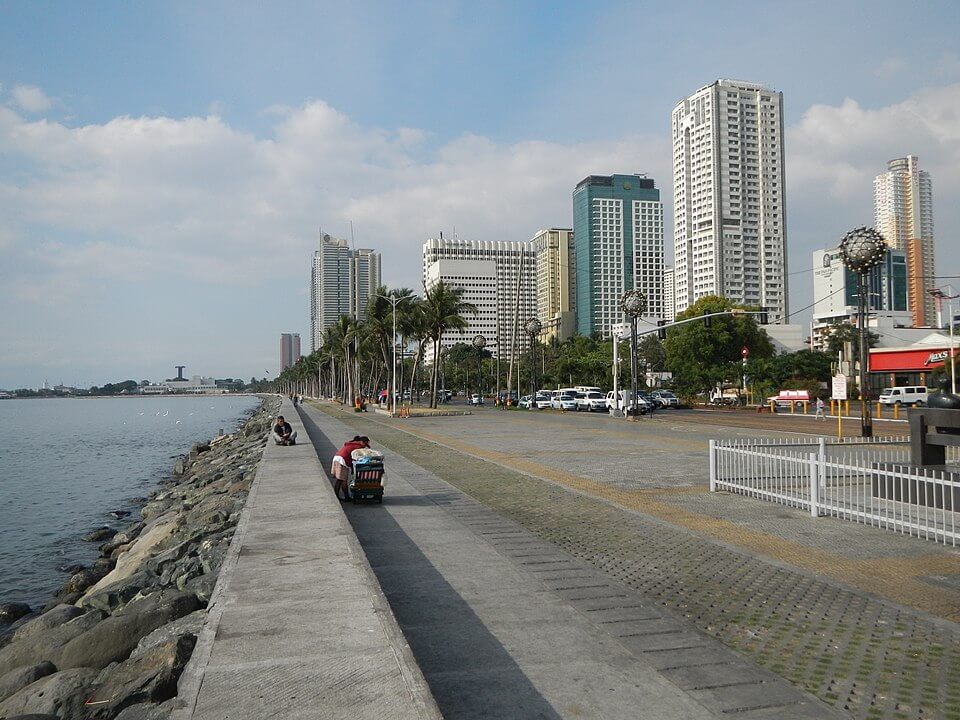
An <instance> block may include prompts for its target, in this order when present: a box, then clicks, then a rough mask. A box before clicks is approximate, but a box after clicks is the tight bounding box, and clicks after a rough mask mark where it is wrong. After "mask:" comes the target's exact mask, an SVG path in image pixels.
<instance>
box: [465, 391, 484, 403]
mask: <svg viewBox="0 0 960 720" xmlns="http://www.w3.org/2000/svg"><path fill="white" fill-rule="evenodd" d="M467 402H469V404H471V405H483V395H479V394H478V393H474V394H473V395H471V396H470V399H469V400H468V401H467Z"/></svg>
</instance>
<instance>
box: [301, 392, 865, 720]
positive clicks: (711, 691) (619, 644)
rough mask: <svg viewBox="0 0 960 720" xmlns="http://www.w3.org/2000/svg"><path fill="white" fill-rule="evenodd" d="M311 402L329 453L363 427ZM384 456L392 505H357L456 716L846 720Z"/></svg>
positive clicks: (366, 538)
mask: <svg viewBox="0 0 960 720" xmlns="http://www.w3.org/2000/svg"><path fill="white" fill-rule="evenodd" d="M303 413H304V422H305V424H306V426H307V429H308V431H309V432H310V435H311V437H312V439H313V440H314V444H315V446H316V448H317V453H318V455H319V456H320V459H321V462H324V463H325V462H327V460H328V459H329V457H330V455H331V454H332V453H333V452H334V451H335V449H336V447H337V446H339V444H340V443H341V442H342V441H343V440H345V439H347V438H349V437H350V436H352V435H353V434H354V430H353V429H352V428H351V427H349V426H348V425H346V424H344V422H341V421H340V420H338V419H336V418H333V417H330V416H328V415H327V414H324V413H321V412H319V411H317V410H316V409H314V408H310V407H309V406H308V407H307V408H305V409H304V411H303ZM344 420H346V421H348V422H349V418H348V417H347V416H345V417H344ZM375 439H376V438H375ZM377 447H378V448H381V447H382V446H381V445H379V444H377ZM460 460H461V458H460V457H459V456H458V454H457V453H451V454H450V456H449V461H450V462H451V463H458V462H460ZM386 462H387V467H388V476H389V481H388V485H387V495H386V499H385V501H384V504H383V505H382V506H379V505H376V506H373V505H364V506H346V508H345V509H346V514H347V517H348V518H349V520H350V522H351V524H352V525H353V528H354V529H355V531H356V533H357V537H358V538H359V540H360V542H361V544H362V546H363V548H364V550H365V552H366V554H367V557H368V558H369V560H370V563H371V565H372V567H373V570H374V572H375V573H376V575H377V578H378V579H379V581H380V583H381V586H382V588H383V591H384V593H385V595H386V597H387V599H388V600H389V602H390V606H391V608H392V609H393V612H394V614H395V616H396V618H397V620H398V622H399V624H400V627H401V628H402V630H403V633H404V634H405V636H406V639H407V641H408V642H409V643H410V646H411V648H412V650H413V653H414V656H415V659H416V661H417V663H418V664H419V666H420V668H421V670H422V672H423V675H424V677H425V678H426V680H427V682H428V683H429V686H430V689H431V690H432V692H433V695H434V697H435V698H436V701H437V704H438V706H439V708H440V710H441V711H442V713H443V715H444V717H445V718H448V720H450V719H452V718H493V719H498V718H502V719H504V720H506V719H508V718H509V719H511V720H513V719H515V718H550V719H554V718H610V719H617V718H623V719H624V720H626V719H627V718H630V719H636V718H650V719H654V718H655V719H657V720H676V719H680V718H688V719H690V720H693V719H699V718H719V717H728V718H729V717H735V718H750V719H751V720H759V719H760V718H769V719H773V718H779V719H781V720H791V719H798V718H823V719H830V718H842V717H849V716H848V715H846V714H844V713H841V712H838V711H837V710H834V709H832V708H829V707H828V706H826V705H824V704H822V703H821V702H820V701H818V700H816V699H815V698H814V697H813V696H812V695H810V694H808V693H806V692H803V691H801V690H798V689H797V688H795V687H794V686H793V685H791V684H790V683H788V682H786V681H784V680H782V679H781V678H779V677H777V676H776V675H774V674H772V673H770V672H768V671H766V670H763V669H761V668H759V667H758V666H756V665H755V664H753V663H751V662H749V661H747V660H744V659H743V658H742V657H740V656H738V655H737V654H736V653H734V652H732V651H730V650H729V649H727V648H725V647H724V646H723V645H722V644H720V643H719V642H717V641H716V640H714V639H713V638H711V637H709V636H708V635H707V634H705V633H702V632H701V631H699V630H698V629H697V628H696V627H694V625H693V624H692V623H690V622H688V621H686V620H685V619H683V618H681V617H679V616H677V615H675V614H673V613H672V612H670V611H669V610H666V609H664V608H663V607H662V606H660V605H659V604H658V603H656V602H654V601H651V600H650V599H649V598H646V597H644V596H643V595H642V594H641V593H639V592H637V591H636V590H634V589H631V588H630V587H628V586H627V585H625V584H622V583H620V582H617V581H616V580H615V579H612V578H611V577H610V576H608V575H606V574H604V573H603V572H599V571H597V569H596V568H594V567H592V566H591V565H590V564H589V563H587V562H584V561H582V560H579V559H576V558H575V557H573V556H572V555H570V554H569V553H567V552H565V551H563V550H562V549H561V548H560V547H558V546H557V545H556V544H554V543H551V542H548V541H544V540H543V539H542V538H539V537H537V536H536V535H534V534H533V533H531V532H530V531H528V530H527V529H525V528H524V527H522V526H521V525H519V524H518V523H516V522H513V521H511V520H510V519H508V518H506V517H504V516H503V515H501V514H498V513H497V512H494V511H493V510H491V509H489V508H488V507H486V506H484V505H483V504H481V503H479V502H477V501H476V500H474V499H472V498H471V497H469V496H468V495H466V494H465V493H463V492H461V491H459V490H457V489H456V488H454V487H453V486H451V485H449V484H448V483H446V482H444V481H443V480H441V479H440V478H439V477H438V476H437V475H436V474H434V473H433V472H430V471H428V470H425V469H424V468H423V467H422V466H420V465H417V464H415V463H414V462H411V461H410V460H408V459H406V458H405V457H403V456H401V455H399V454H397V453H395V452H391V451H389V450H388V451H387V452H386ZM384 717H387V715H384Z"/></svg>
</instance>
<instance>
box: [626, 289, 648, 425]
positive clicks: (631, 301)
mask: <svg viewBox="0 0 960 720" xmlns="http://www.w3.org/2000/svg"><path fill="white" fill-rule="evenodd" d="M620 310H622V311H623V312H624V313H625V314H626V315H628V316H629V317H630V398H631V402H630V410H629V414H630V415H636V414H637V410H638V409H639V408H638V407H637V405H638V403H637V394H638V388H637V319H638V318H639V317H640V316H641V315H643V313H644V312H646V310H647V296H646V295H644V294H643V293H642V292H640V291H639V290H637V289H636V288H634V289H633V290H627V291H626V292H625V293H624V294H623V295H622V296H621V298H620Z"/></svg>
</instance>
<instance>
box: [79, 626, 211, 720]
mask: <svg viewBox="0 0 960 720" xmlns="http://www.w3.org/2000/svg"><path fill="white" fill-rule="evenodd" d="M196 643H197V638H196V636H194V635H191V634H189V633H187V634H184V635H180V636H179V637H177V638H175V639H173V640H170V641H169V642H166V643H163V644H162V645H156V646H154V647H152V648H151V649H150V650H148V651H147V652H145V653H144V654H142V655H140V656H139V657H137V658H133V659H130V660H127V661H125V662H122V663H120V664H119V665H111V666H110V667H108V668H107V669H106V670H104V671H103V672H102V673H100V677H99V678H98V679H97V689H96V690H95V691H94V693H93V695H92V696H91V697H90V699H89V700H88V701H87V702H88V703H89V705H90V706H93V707H95V708H96V709H95V710H94V711H93V712H92V713H91V714H90V717H91V720H96V719H97V718H112V717H114V716H115V715H116V714H117V713H118V712H119V711H121V710H123V709H124V708H126V707H128V706H130V705H136V704H139V703H145V702H152V703H160V702H163V701H164V700H169V699H170V698H172V697H174V696H175V695H176V694H177V680H179V679H180V674H181V673H182V672H183V668H184V667H185V666H186V664H187V661H188V660H190V655H191V653H193V648H194V645H196Z"/></svg>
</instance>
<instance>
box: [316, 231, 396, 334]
mask: <svg viewBox="0 0 960 720" xmlns="http://www.w3.org/2000/svg"><path fill="white" fill-rule="evenodd" d="M379 286H380V253H378V252H375V251H374V250H370V249H366V248H361V249H357V250H354V249H352V248H351V247H350V243H349V242H347V241H346V240H342V239H338V238H333V237H331V236H329V235H327V234H323V235H321V237H320V249H319V250H316V251H314V253H313V264H312V266H311V270H310V351H311V352H314V351H316V350H317V349H318V348H320V347H321V346H322V345H323V333H324V331H325V330H326V329H327V328H328V327H330V326H331V325H335V324H336V323H337V321H338V320H339V319H340V317H341V316H342V315H346V316H348V317H352V318H356V319H358V320H363V319H365V318H366V315H367V304H368V303H369V301H370V298H371V297H372V296H373V294H374V293H375V292H376V290H377V288H378V287H379Z"/></svg>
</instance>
